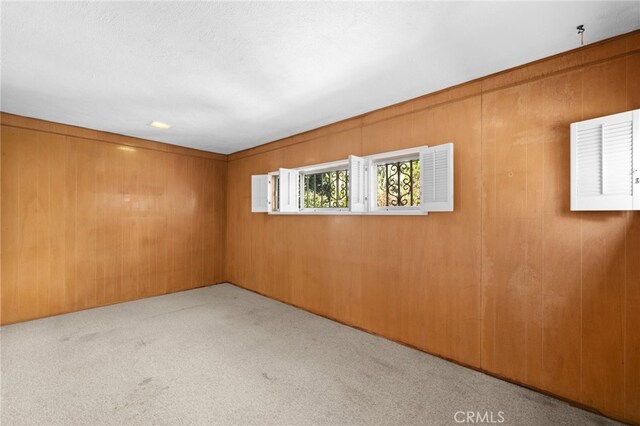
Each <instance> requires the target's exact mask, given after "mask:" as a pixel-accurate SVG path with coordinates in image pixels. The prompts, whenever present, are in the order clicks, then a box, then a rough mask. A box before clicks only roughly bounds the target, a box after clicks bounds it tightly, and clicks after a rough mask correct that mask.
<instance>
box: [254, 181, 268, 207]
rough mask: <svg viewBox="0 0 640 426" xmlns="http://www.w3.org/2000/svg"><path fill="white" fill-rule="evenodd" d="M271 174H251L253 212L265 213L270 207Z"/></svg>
mask: <svg viewBox="0 0 640 426" xmlns="http://www.w3.org/2000/svg"><path fill="white" fill-rule="evenodd" d="M268 182H269V176H267V175H253V176H251V212H252V213H264V212H267V211H268V210H269V209H268V195H269V184H268Z"/></svg>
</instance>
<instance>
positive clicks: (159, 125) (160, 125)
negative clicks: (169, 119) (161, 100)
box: [149, 120, 171, 130]
mask: <svg viewBox="0 0 640 426" xmlns="http://www.w3.org/2000/svg"><path fill="white" fill-rule="evenodd" d="M149 126H151V127H155V128H156V129H160V130H167V129H170V128H171V124H167V123H163V122H161V121H155V120H153V121H152V122H151V123H149Z"/></svg>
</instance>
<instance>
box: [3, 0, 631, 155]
mask: <svg viewBox="0 0 640 426" xmlns="http://www.w3.org/2000/svg"><path fill="white" fill-rule="evenodd" d="M1 13H2V21H1V24H2V34H1V35H2V45H1V46H2V52H1V53H2V68H1V72H2V75H1V78H2V86H1V89H2V92H1V96H0V101H1V105H0V108H1V109H2V110H3V111H5V112H10V113H14V114H19V115H25V116H29V117H36V118H41V119H45V120H51V121H57V122H62V123H67V124H73V125H78V126H84V127H89V128H94V129H100V130H106V131H110V132H115V133H121V134H125V135H131V136H137V137H141V138H145V139H151V140H156V141H162V142H169V143H173V144H176V145H182V146H188V147H193V148H198V149H203V150H208V151H215V152H221V153H230V152H234V151H238V150H241V149H244V148H248V147H252V146H255V145H259V144H262V143H265V142H269V141H272V140H276V139H279V138H283V137H286V136H290V135H293V134H296V133H299V132H302V131H305V130H310V129H313V128H316V127H319V126H322V125H324V124H328V123H332V122H335V121H338V120H341V119H345V118H348V117H352V116H354V115H358V114H361V113H364V112H367V111H371V110H374V109H377V108H380V107H384V106H387V105H390V104H394V103H397V102H400V101H404V100H407V99H410V98H414V97H416V96H420V95H423V94H426V93H429V92H433V91H436V90H439V89H443V88H446V87H449V86H452V85H455V84H458V83H462V82H465V81H468V80H472V79H474V78H477V77H481V76H484V75H486V74H490V73H493V72H496V71H500V70H503V69H506V68H510V67H513V66H516V65H519V64H523V63H526V62H530V61H533V60H535V59H539V58H543V57H545V56H549V55H552V54H555V53H559V52H562V51H565V50H569V49H572V48H575V47H577V46H578V45H579V37H578V35H577V33H576V29H575V27H576V25H578V24H585V25H586V30H587V31H586V33H585V41H586V42H587V43H593V42H595V41H598V40H602V39H604V38H607V37H611V36H614V35H617V34H622V33H625V32H629V31H631V30H634V29H637V28H640V1H632V2H527V3H524V2H522V3H505V2H471V3H467V2H420V3H417V2H414V3H397V2H396V3H392V2H388V3H373V2H314V3H303V2H298V3H281V2H274V3H260V2H234V3H219V2H216V3H213V2H195V3H192V2H127V3H119V2H92V3H85V2H51V3H7V2H3V3H2V6H1ZM152 120H159V121H164V122H167V123H170V124H172V125H173V127H172V128H171V129H170V130H166V131H163V130H157V129H154V128H151V127H149V126H148V125H147V124H148V123H149V122H150V121H152Z"/></svg>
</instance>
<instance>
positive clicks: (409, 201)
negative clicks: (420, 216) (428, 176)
mask: <svg viewBox="0 0 640 426" xmlns="http://www.w3.org/2000/svg"><path fill="white" fill-rule="evenodd" d="M375 168H376V175H377V183H378V186H377V192H376V206H378V207H405V206H406V207H420V159H419V158H418V157H415V158H410V159H406V160H400V161H395V160H394V161H390V162H381V163H376V164H375Z"/></svg>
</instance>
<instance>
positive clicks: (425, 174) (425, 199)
mask: <svg viewBox="0 0 640 426" xmlns="http://www.w3.org/2000/svg"><path fill="white" fill-rule="evenodd" d="M420 185H421V194H420V209H421V210H422V211H426V212H452V211H453V144H452V143H447V144H444V145H438V146H434V147H429V148H425V149H423V150H422V151H421V152H420Z"/></svg>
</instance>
